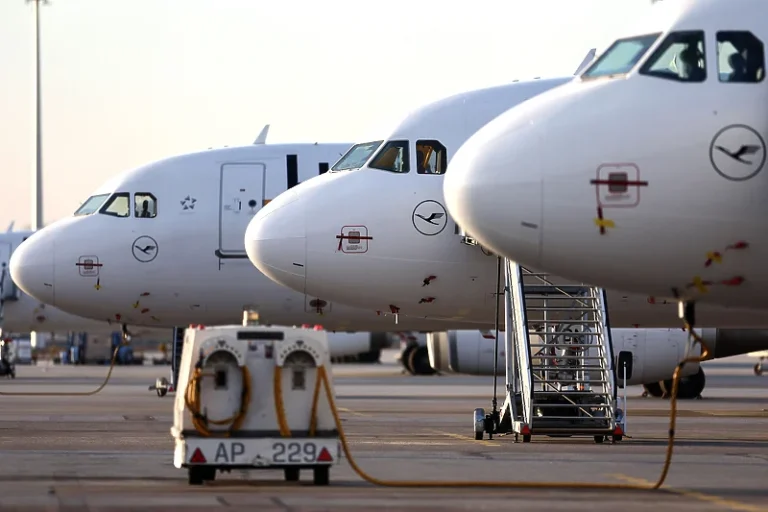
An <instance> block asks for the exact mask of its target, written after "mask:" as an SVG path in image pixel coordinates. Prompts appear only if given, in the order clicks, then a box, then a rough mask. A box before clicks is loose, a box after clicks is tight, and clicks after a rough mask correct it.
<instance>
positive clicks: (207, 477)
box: [201, 466, 216, 482]
mask: <svg viewBox="0 0 768 512" xmlns="http://www.w3.org/2000/svg"><path fill="white" fill-rule="evenodd" d="M201 469H202V470H203V471H202V475H203V480H204V481H206V482H213V481H214V480H216V468H214V467H212V466H205V467H203V468H201Z"/></svg>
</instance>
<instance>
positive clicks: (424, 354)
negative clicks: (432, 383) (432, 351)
mask: <svg viewBox="0 0 768 512" xmlns="http://www.w3.org/2000/svg"><path fill="white" fill-rule="evenodd" d="M408 360H409V362H410V366H411V368H413V372H414V373H415V374H416V375H434V374H435V373H437V372H436V370H435V369H434V368H432V367H431V366H430V365H429V349H428V348H427V347H417V348H416V350H414V351H412V352H411V353H410V354H409V355H408Z"/></svg>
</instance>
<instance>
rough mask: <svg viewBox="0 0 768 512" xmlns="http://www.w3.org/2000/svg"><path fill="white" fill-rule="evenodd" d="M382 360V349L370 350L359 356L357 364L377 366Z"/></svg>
mask: <svg viewBox="0 0 768 512" xmlns="http://www.w3.org/2000/svg"><path fill="white" fill-rule="evenodd" d="M380 360H381V349H378V350H369V351H368V352H363V353H362V354H357V362H358V363H364V364H376V363H378V362H380Z"/></svg>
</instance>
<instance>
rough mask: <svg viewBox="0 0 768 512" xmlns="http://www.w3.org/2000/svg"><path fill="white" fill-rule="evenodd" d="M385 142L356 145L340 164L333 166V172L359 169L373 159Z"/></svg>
mask: <svg viewBox="0 0 768 512" xmlns="http://www.w3.org/2000/svg"><path fill="white" fill-rule="evenodd" d="M382 142H384V141H381V140H376V141H373V142H363V143H362V144H355V145H354V146H352V147H351V148H349V151H347V152H346V153H344V156H342V157H341V158H340V159H339V161H338V162H336V163H335V164H333V167H331V171H348V170H350V169H359V168H361V167H362V166H363V165H364V164H365V162H367V161H368V159H369V158H370V157H371V155H372V154H373V152H374V151H376V150H377V149H379V146H381V143H382Z"/></svg>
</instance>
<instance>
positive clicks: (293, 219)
mask: <svg viewBox="0 0 768 512" xmlns="http://www.w3.org/2000/svg"><path fill="white" fill-rule="evenodd" d="M305 213H306V209H305V208H304V207H303V206H302V204H301V202H300V201H297V200H296V196H295V194H293V193H292V192H291V191H288V192H285V193H283V194H281V195H280V196H278V197H277V198H276V199H275V200H274V201H272V202H271V203H269V204H268V205H267V206H265V207H264V208H262V209H261V210H260V211H259V212H258V213H257V214H256V215H255V216H254V218H253V219H252V220H251V222H250V224H248V228H247V229H246V231H245V240H244V242H245V250H246V252H247V254H248V259H249V260H251V263H253V265H254V266H255V267H256V268H258V269H259V271H261V272H262V273H263V274H264V275H266V276H267V277H269V278H270V279H272V280H273V281H275V282H276V283H279V284H282V285H283V286H287V287H288V288H291V289H294V290H297V291H302V292H303V291H304V280H305V277H306V274H305V265H306V255H307V252H306V219H305Z"/></svg>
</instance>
